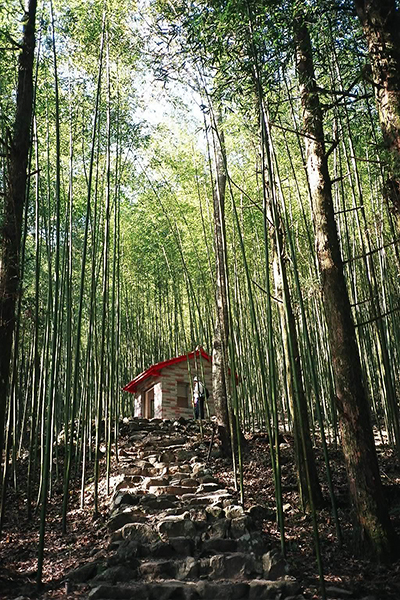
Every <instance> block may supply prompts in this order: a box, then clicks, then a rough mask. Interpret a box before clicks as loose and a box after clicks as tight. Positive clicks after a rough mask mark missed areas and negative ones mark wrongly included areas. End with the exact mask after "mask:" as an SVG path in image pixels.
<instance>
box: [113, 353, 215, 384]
mask: <svg viewBox="0 0 400 600" xmlns="http://www.w3.org/2000/svg"><path fill="white" fill-rule="evenodd" d="M195 355H196V357H199V356H200V355H201V357H202V358H204V359H205V360H208V361H209V362H211V356H209V355H208V354H207V352H204V350H203V348H199V349H197V350H193V351H192V352H189V354H182V356H176V357H175V358H170V359H169V360H163V361H162V362H159V363H157V364H156V365H152V366H151V367H149V368H148V369H146V370H145V371H143V373H140V375H137V376H136V377H135V379H132V381H131V382H130V383H128V384H127V385H126V386H125V387H123V388H122V389H123V390H124V392H130V393H131V394H134V393H135V392H136V390H137V388H138V386H139V385H140V384H141V383H143V381H145V380H146V379H148V378H149V377H158V376H159V375H161V371H162V369H164V368H165V367H170V366H171V365H176V364H177V363H180V362H183V361H184V360H191V359H192V358H194V356H195Z"/></svg>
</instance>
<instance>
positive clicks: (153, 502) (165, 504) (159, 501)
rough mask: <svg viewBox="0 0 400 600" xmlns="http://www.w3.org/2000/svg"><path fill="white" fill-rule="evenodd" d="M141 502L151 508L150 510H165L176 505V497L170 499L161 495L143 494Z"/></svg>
mask: <svg viewBox="0 0 400 600" xmlns="http://www.w3.org/2000/svg"><path fill="white" fill-rule="evenodd" d="M140 503H141V504H143V505H144V506H147V507H148V508H151V509H152V510H157V511H159V510H166V509H168V508H175V506H176V498H175V499H174V500H171V498H166V497H165V496H164V497H161V496H158V498H157V496H155V495H153V496H151V497H150V496H144V497H143V499H142V500H141V501H140Z"/></svg>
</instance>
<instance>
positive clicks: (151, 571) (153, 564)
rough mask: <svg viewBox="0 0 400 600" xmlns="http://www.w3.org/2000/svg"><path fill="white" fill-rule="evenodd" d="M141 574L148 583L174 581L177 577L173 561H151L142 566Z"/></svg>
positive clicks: (140, 568)
mask: <svg viewBox="0 0 400 600" xmlns="http://www.w3.org/2000/svg"><path fill="white" fill-rule="evenodd" d="M139 573H140V575H141V576H142V577H143V578H144V579H146V580H147V581H154V579H173V578H174V576H175V567H174V563H173V561H171V560H158V561H155V560H150V561H147V562H143V563H142V564H141V565H140V567H139Z"/></svg>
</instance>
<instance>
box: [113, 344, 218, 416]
mask: <svg viewBox="0 0 400 600" xmlns="http://www.w3.org/2000/svg"><path fill="white" fill-rule="evenodd" d="M195 375H197V376H198V377H199V378H200V380H201V381H203V383H204V385H205V386H206V387H207V389H208V391H209V392H210V397H209V398H208V400H207V406H208V412H209V414H210V415H213V414H214V403H213V400H212V397H211V387H212V385H211V356H209V355H208V354H207V353H206V352H205V351H204V350H203V349H202V348H196V350H193V351H192V352H190V353H189V354H183V355H182V356H177V357H175V358H171V359H169V360H164V361H162V362H159V363H157V364H155V365H152V366H151V367H149V368H148V369H146V370H145V371H143V373H140V374H139V375H137V377H135V379H133V380H132V381H131V382H130V383H128V385H126V386H125V387H124V388H123V390H124V391H125V392H130V393H131V394H134V395H135V412H134V416H135V417H144V418H146V419H151V418H153V417H156V418H159V419H177V418H179V417H184V418H186V419H188V418H192V417H193V406H192V389H193V377H194V376H195ZM190 379H191V381H190ZM206 416H207V409H206Z"/></svg>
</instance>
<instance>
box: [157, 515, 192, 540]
mask: <svg viewBox="0 0 400 600" xmlns="http://www.w3.org/2000/svg"><path fill="white" fill-rule="evenodd" d="M157 529H158V532H159V533H160V535H165V536H167V537H168V539H169V538H173V537H195V535H196V527H195V525H194V523H192V521H189V520H188V519H183V520H179V521H160V522H159V523H158V525H157Z"/></svg>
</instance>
